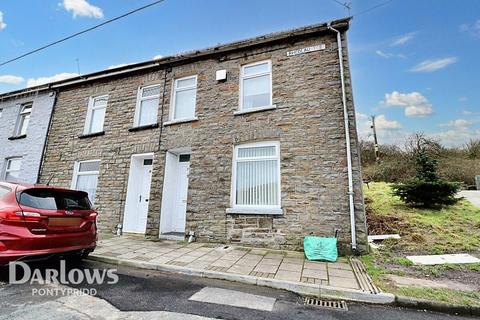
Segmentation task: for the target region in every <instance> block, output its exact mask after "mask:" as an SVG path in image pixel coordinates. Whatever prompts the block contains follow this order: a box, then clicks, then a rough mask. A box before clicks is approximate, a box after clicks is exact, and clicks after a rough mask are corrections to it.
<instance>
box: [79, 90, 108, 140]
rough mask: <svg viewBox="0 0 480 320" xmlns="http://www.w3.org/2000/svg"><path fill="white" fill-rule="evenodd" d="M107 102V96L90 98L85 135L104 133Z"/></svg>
mask: <svg viewBox="0 0 480 320" xmlns="http://www.w3.org/2000/svg"><path fill="white" fill-rule="evenodd" d="M107 102H108V96H107V95H105V96H99V97H94V98H90V101H89V103H88V110H87V119H86V121H85V128H84V130H83V134H91V133H97V132H102V131H103V122H104V120H105V111H106V109H107Z"/></svg>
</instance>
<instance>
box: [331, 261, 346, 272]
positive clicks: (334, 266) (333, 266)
mask: <svg viewBox="0 0 480 320" xmlns="http://www.w3.org/2000/svg"><path fill="white" fill-rule="evenodd" d="M327 267H328V270H330V269H340V270H350V271H352V266H350V264H348V263H344V262H333V263H328V264H327Z"/></svg>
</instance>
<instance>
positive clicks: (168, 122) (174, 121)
mask: <svg viewBox="0 0 480 320" xmlns="http://www.w3.org/2000/svg"><path fill="white" fill-rule="evenodd" d="M193 121H198V118H197V117H193V118H189V119H178V120H170V121H167V122H165V123H164V124H163V125H164V126H171V125H173V124H179V123H187V122H193Z"/></svg>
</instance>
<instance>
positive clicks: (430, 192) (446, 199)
mask: <svg viewBox="0 0 480 320" xmlns="http://www.w3.org/2000/svg"><path fill="white" fill-rule="evenodd" d="M430 142H431V141H429V140H428V139H425V138H422V137H418V139H416V141H415V144H414V145H413V146H412V147H413V150H412V151H413V152H414V154H415V167H416V175H415V177H413V178H411V179H408V180H407V181H405V182H404V183H398V184H394V185H393V186H392V189H393V193H394V194H395V195H397V196H399V197H400V199H402V201H403V202H405V203H406V204H408V205H411V206H414V207H425V208H441V207H442V206H447V205H452V204H455V203H456V202H457V201H458V199H457V198H455V195H456V193H457V192H458V190H459V189H460V184H458V183H456V182H449V181H446V180H443V179H441V178H440V177H439V176H438V173H437V167H438V162H437V160H435V159H434V158H433V157H432V156H431V155H430V154H431V151H432V144H431V143H430Z"/></svg>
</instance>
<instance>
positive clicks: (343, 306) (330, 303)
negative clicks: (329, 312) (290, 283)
mask: <svg viewBox="0 0 480 320" xmlns="http://www.w3.org/2000/svg"><path fill="white" fill-rule="evenodd" d="M304 304H305V305H306V306H314V307H320V308H328V309H337V310H345V311H347V310H348V307H347V303H346V302H345V301H340V300H319V299H315V298H308V297H307V298H305V300H304Z"/></svg>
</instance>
